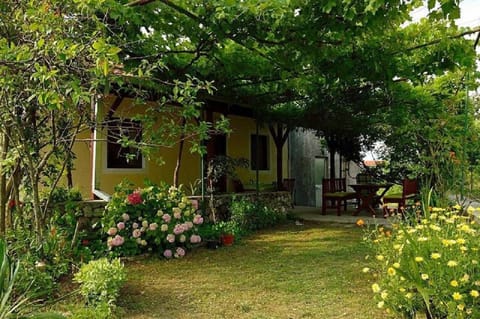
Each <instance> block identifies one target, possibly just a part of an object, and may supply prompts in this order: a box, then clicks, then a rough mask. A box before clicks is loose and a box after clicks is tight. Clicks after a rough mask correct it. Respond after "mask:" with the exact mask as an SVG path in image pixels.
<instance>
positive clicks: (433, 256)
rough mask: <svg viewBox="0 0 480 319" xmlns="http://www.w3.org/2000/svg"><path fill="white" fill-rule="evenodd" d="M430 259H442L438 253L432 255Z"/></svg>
mask: <svg viewBox="0 0 480 319" xmlns="http://www.w3.org/2000/svg"><path fill="white" fill-rule="evenodd" d="M430 257H432V259H439V258H440V257H442V255H441V254H439V253H432V254H431V255H430Z"/></svg>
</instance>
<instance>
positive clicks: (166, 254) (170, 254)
mask: <svg viewBox="0 0 480 319" xmlns="http://www.w3.org/2000/svg"><path fill="white" fill-rule="evenodd" d="M163 256H164V257H165V258H172V251H171V250H170V249H165V251H164V252H163Z"/></svg>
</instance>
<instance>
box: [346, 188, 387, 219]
mask: <svg viewBox="0 0 480 319" xmlns="http://www.w3.org/2000/svg"><path fill="white" fill-rule="evenodd" d="M392 185H393V184H387V183H384V184H376V183H363V184H353V185H350V187H352V188H353V189H354V190H355V193H356V194H357V198H358V199H359V203H358V208H357V210H356V211H355V212H354V213H353V215H355V216H356V215H358V213H360V212H361V211H362V210H365V211H367V212H370V213H371V214H372V216H375V215H376V212H375V207H374V205H375V204H376V203H378V201H379V200H380V199H381V198H382V197H383V196H384V195H385V193H386V192H387V191H388V190H389V189H390V187H392ZM382 188H383V191H382V193H381V194H380V195H379V194H378V191H379V190H380V189H382Z"/></svg>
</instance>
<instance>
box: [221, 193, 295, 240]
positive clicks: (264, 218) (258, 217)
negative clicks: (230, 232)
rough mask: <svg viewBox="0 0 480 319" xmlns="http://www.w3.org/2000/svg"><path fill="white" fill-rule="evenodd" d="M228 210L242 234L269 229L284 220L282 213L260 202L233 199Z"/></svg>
mask: <svg viewBox="0 0 480 319" xmlns="http://www.w3.org/2000/svg"><path fill="white" fill-rule="evenodd" d="M230 210H231V213H232V216H231V219H232V221H234V222H236V223H237V225H238V226H239V227H240V228H241V229H242V230H243V231H244V232H251V231H255V230H259V229H264V228H267V227H271V226H274V225H276V224H278V223H279V222H281V221H284V220H285V219H286V216H285V214H284V213H282V212H278V211H276V210H275V209H273V208H272V207H271V206H270V205H269V204H268V203H266V202H263V201H261V200H257V201H252V200H249V199H247V198H240V199H238V198H233V200H232V205H231V208H230Z"/></svg>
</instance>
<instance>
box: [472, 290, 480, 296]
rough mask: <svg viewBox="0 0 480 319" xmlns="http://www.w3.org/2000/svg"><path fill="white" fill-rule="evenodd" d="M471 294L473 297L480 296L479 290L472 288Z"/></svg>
mask: <svg viewBox="0 0 480 319" xmlns="http://www.w3.org/2000/svg"><path fill="white" fill-rule="evenodd" d="M470 296H472V297H473V298H478V296H480V293H479V292H478V290H472V291H470Z"/></svg>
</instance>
